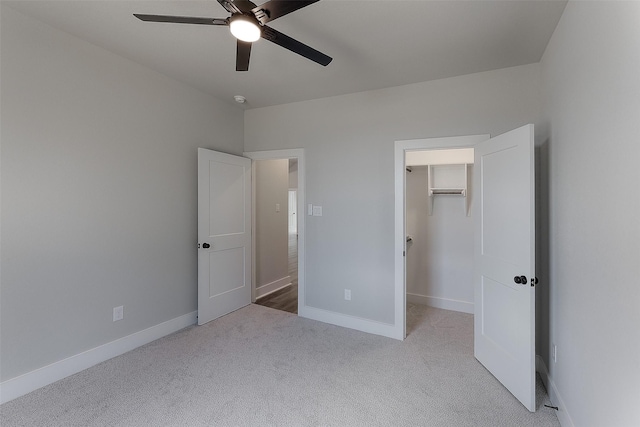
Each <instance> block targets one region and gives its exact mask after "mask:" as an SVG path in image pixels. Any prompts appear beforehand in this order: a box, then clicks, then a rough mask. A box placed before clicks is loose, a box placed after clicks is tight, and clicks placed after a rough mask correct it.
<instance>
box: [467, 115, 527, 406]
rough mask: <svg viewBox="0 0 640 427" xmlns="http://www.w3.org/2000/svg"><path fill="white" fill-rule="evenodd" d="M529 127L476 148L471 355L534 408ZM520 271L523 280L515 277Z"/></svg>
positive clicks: (482, 143) (522, 400)
mask: <svg viewBox="0 0 640 427" xmlns="http://www.w3.org/2000/svg"><path fill="white" fill-rule="evenodd" d="M533 142H534V141H533V125H527V126H523V127H521V128H518V129H515V130H513V131H510V132H507V133H505V134H503V135H499V136H497V137H495V138H491V139H489V140H487V141H485V142H481V143H479V144H477V145H476V148H475V165H474V187H475V188H477V189H479V196H478V200H477V204H478V212H477V214H476V215H475V222H476V224H475V227H476V230H475V233H476V239H475V263H476V265H475V268H474V286H475V318H474V322H475V331H474V352H475V357H476V358H477V359H478V360H479V361H480V362H481V363H482V364H483V365H484V366H485V367H486V368H487V369H488V370H489V371H490V372H491V373H492V374H493V375H494V376H495V377H496V378H497V379H498V380H500V382H501V383H502V384H503V385H504V386H505V387H506V388H507V389H509V391H511V393H512V394H513V395H514V396H515V397H516V398H517V399H518V400H520V402H522V404H523V405H524V406H526V407H527V409H529V410H530V411H535V288H534V287H533V286H532V282H531V279H532V278H533V277H534V276H535V260H534V254H535V246H534V245H535V238H534V236H535V229H534V224H535V217H534V207H535V206H534V165H533ZM516 276H517V277H518V278H520V277H521V276H525V280H524V283H520V284H518V283H516V282H515V281H514V278H515V277H516Z"/></svg>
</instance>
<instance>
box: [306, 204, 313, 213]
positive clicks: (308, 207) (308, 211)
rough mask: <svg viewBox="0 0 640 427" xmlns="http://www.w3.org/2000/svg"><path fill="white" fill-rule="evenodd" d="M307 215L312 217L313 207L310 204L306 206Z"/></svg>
mask: <svg viewBox="0 0 640 427" xmlns="http://www.w3.org/2000/svg"><path fill="white" fill-rule="evenodd" d="M307 215H313V205H312V204H311V203H309V206H307Z"/></svg>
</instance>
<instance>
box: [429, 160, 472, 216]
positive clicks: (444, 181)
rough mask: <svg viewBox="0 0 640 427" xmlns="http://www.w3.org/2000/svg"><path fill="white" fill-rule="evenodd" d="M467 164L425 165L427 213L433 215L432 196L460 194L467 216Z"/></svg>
mask: <svg viewBox="0 0 640 427" xmlns="http://www.w3.org/2000/svg"><path fill="white" fill-rule="evenodd" d="M468 174H469V164H468V163H454V164H450V165H444V164H443V165H427V195H428V196H429V200H430V202H429V215H433V203H434V200H435V197H434V196H462V197H463V198H464V209H465V213H466V214H467V216H469V213H470V212H469V207H470V206H469V202H470V199H469V197H468V194H467V193H468V191H467V184H468Z"/></svg>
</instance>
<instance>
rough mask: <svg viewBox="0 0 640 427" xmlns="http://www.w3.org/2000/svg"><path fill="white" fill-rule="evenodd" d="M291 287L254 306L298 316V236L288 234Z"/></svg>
mask: <svg viewBox="0 0 640 427" xmlns="http://www.w3.org/2000/svg"><path fill="white" fill-rule="evenodd" d="M289 276H291V285H290V286H287V287H286V288H284V289H280V290H278V291H275V292H273V293H271V294H269V295H265V296H264V297H262V298H259V299H257V300H256V304H258V305H262V306H265V307H270V308H275V309H276V310H282V311H288V312H289V313H295V314H298V235H297V234H295V233H291V234H289Z"/></svg>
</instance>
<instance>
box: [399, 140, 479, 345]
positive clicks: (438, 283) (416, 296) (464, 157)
mask: <svg viewBox="0 0 640 427" xmlns="http://www.w3.org/2000/svg"><path fill="white" fill-rule="evenodd" d="M473 154H474V152H473V148H472V147H469V148H452V149H432V150H421V151H410V152H407V153H406V155H405V156H406V157H405V164H406V165H407V166H406V177H405V191H406V195H405V215H406V217H405V228H406V241H407V245H406V276H405V277H406V279H405V280H406V289H407V294H406V298H407V326H406V328H407V333H408V334H410V333H411V330H412V327H413V322H412V319H413V314H419V313H421V312H422V308H421V307H422V306H430V307H437V308H443V309H446V310H453V311H460V312H464V313H473V298H474V294H473V292H474V291H473V282H472V280H473V257H474V250H473V249H474V248H473V239H474V224H473V218H472V217H471V199H472V197H473V188H472V179H471V177H472V173H473V161H474V159H473Z"/></svg>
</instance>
